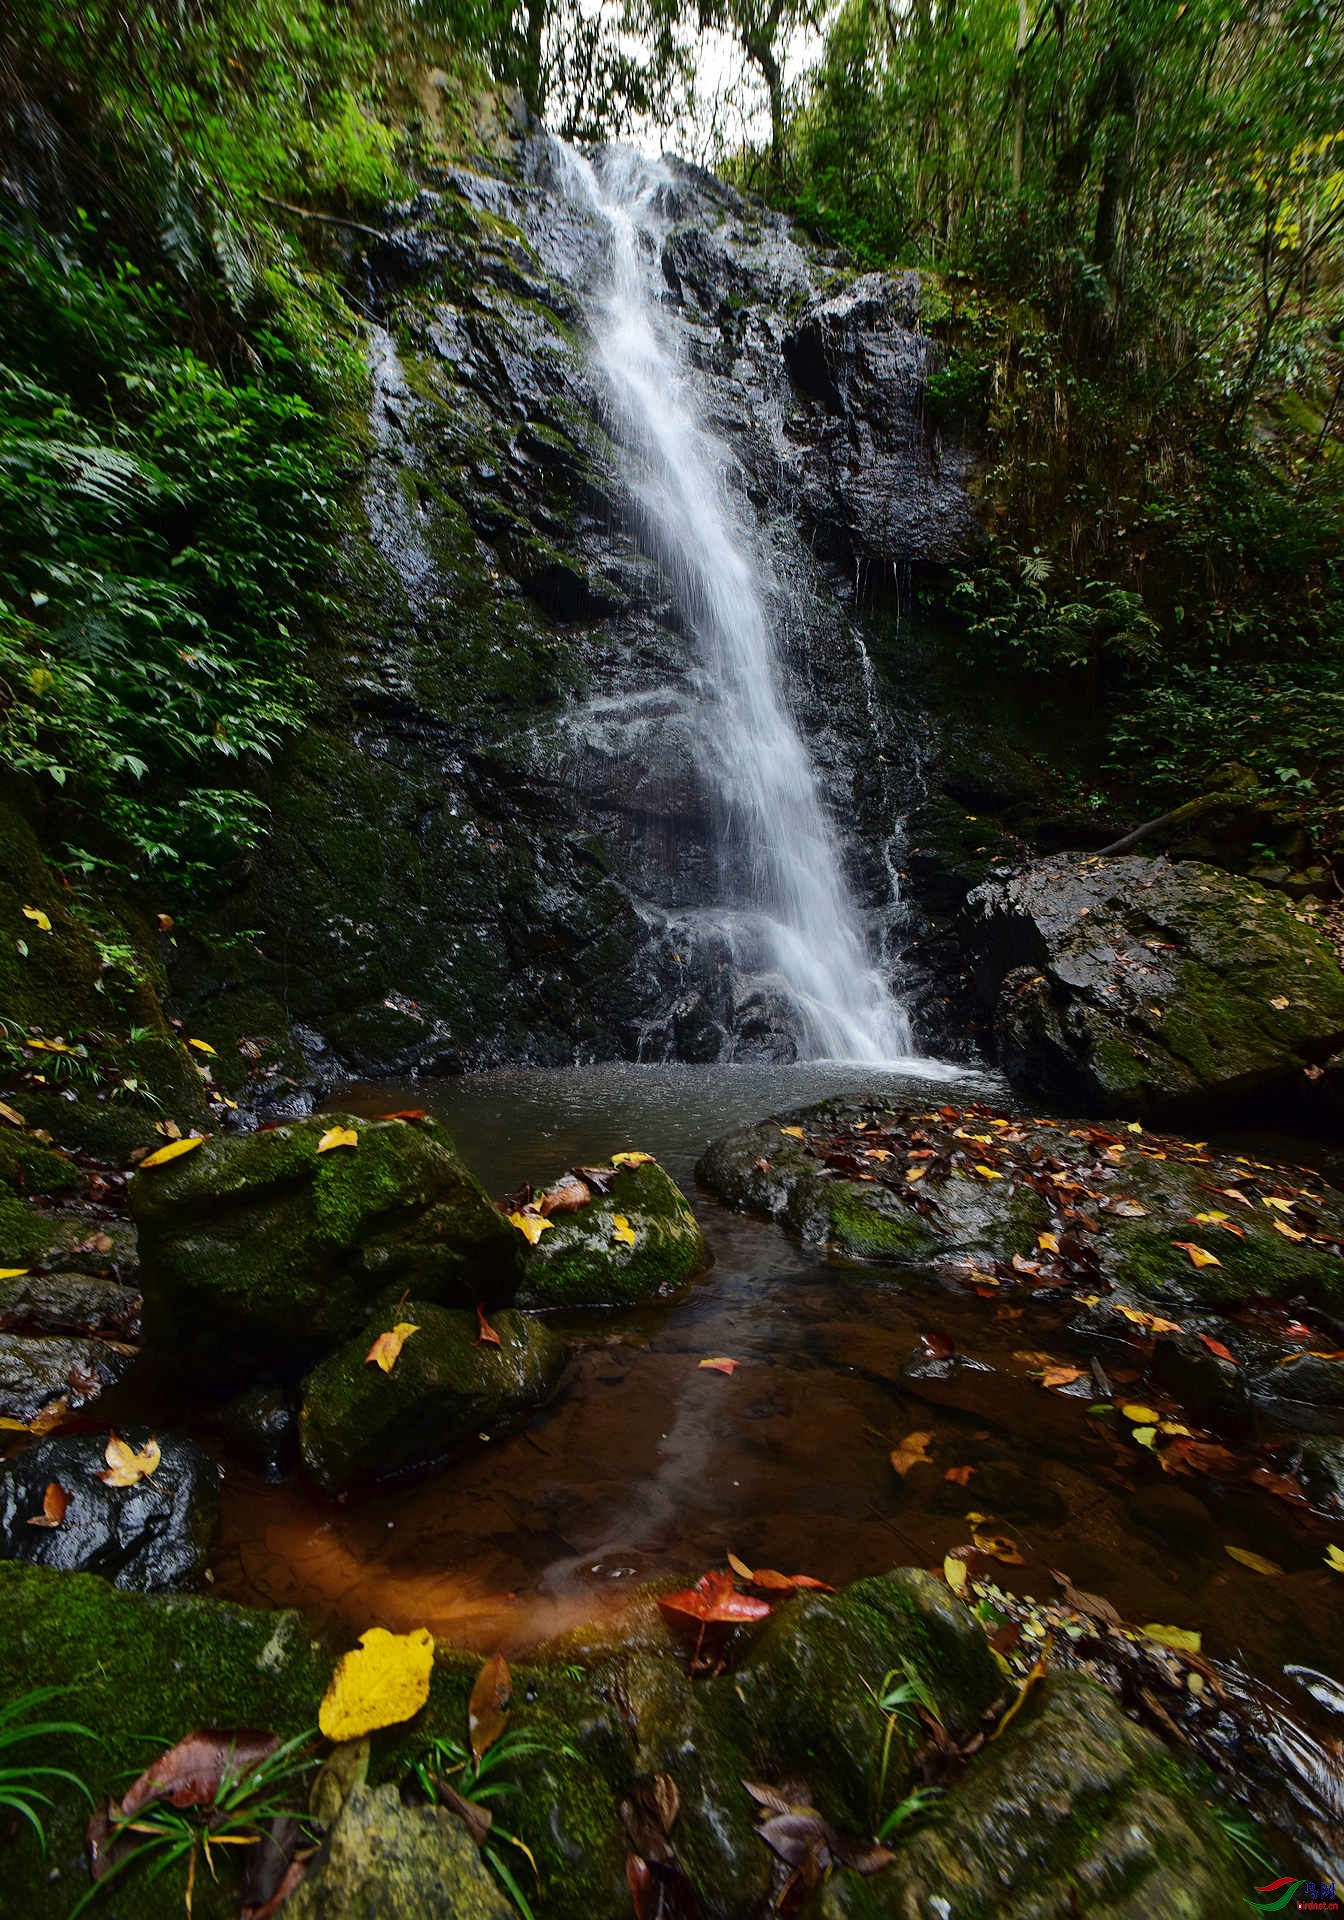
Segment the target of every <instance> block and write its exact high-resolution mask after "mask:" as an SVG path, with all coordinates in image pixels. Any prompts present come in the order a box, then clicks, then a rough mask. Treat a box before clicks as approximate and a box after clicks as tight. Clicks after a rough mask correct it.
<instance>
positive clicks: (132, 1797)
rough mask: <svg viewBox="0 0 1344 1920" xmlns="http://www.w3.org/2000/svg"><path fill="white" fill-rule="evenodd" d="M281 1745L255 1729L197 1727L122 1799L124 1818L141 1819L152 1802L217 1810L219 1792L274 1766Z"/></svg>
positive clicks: (161, 1757) (170, 1749) (148, 1771)
mask: <svg viewBox="0 0 1344 1920" xmlns="http://www.w3.org/2000/svg"><path fill="white" fill-rule="evenodd" d="M279 1745H280V1741H279V1739H278V1737H277V1736H276V1735H275V1734H273V1733H258V1732H257V1731H256V1730H255V1729H254V1728H252V1727H197V1728H196V1730H195V1732H194V1733H189V1734H187V1735H186V1737H185V1739H182V1740H179V1741H178V1742H177V1745H176V1746H173V1747H169V1748H168V1750H167V1752H166V1753H161V1754H160V1755H159V1757H158V1759H157V1760H155V1761H154V1762H153V1763H152V1764H151V1765H150V1766H148V1767H146V1769H145V1771H144V1772H143V1773H142V1774H141V1775H140V1778H139V1779H138V1780H137V1781H136V1782H135V1783H134V1785H133V1786H132V1787H130V1788H129V1789H128V1791H127V1792H126V1793H125V1794H123V1796H122V1801H121V1812H122V1815H123V1817H125V1816H129V1815H130V1814H133V1813H139V1811H140V1809H141V1808H142V1807H147V1806H148V1805H149V1804H150V1802H151V1801H152V1800H167V1801H170V1802H171V1804H172V1805H173V1806H175V1807H209V1806H213V1805H214V1802H215V1799H216V1796H217V1795H218V1793H219V1790H220V1788H221V1787H222V1786H223V1785H224V1784H225V1782H226V1781H229V1780H237V1779H239V1778H240V1777H241V1776H242V1775H243V1774H245V1773H247V1772H249V1771H250V1770H251V1769H252V1768H253V1767H257V1766H260V1764H261V1762H262V1761H263V1760H269V1759H270V1757H271V1755H272V1754H273V1753H274V1752H275V1751H276V1749H277V1747H278V1746H279Z"/></svg>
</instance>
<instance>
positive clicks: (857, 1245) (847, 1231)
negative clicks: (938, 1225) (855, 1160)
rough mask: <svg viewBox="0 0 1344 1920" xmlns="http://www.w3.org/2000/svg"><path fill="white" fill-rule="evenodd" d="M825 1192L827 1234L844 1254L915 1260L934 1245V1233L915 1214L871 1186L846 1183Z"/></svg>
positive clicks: (936, 1236) (935, 1237) (936, 1238)
mask: <svg viewBox="0 0 1344 1920" xmlns="http://www.w3.org/2000/svg"><path fill="white" fill-rule="evenodd" d="M829 1192H830V1195H831V1199H830V1210H829V1215H830V1217H829V1235H828V1237H829V1238H830V1239H831V1240H832V1241H833V1242H834V1244H835V1245H836V1246H837V1247H839V1248H840V1249H841V1250H842V1251H843V1252H845V1253H852V1254H855V1255H857V1256H858V1257H859V1258H860V1259H884V1260H902V1259H915V1258H918V1257H919V1256H921V1255H925V1254H927V1253H928V1252H929V1251H930V1249H931V1248H932V1247H935V1246H936V1245H937V1244H938V1235H937V1234H936V1233H935V1232H933V1231H932V1230H931V1229H930V1227H929V1226H928V1224H927V1223H926V1221H925V1220H924V1219H923V1218H922V1217H921V1216H920V1215H919V1214H917V1213H915V1212H914V1211H913V1210H912V1209H911V1208H908V1207H903V1206H901V1204H900V1202H899V1201H893V1200H890V1199H889V1198H888V1197H887V1196H886V1195H885V1194H883V1193H880V1192H879V1191H878V1190H877V1189H875V1188H872V1187H864V1186H853V1185H849V1184H848V1183H846V1184H845V1185H836V1186H834V1187H832V1188H830V1189H829Z"/></svg>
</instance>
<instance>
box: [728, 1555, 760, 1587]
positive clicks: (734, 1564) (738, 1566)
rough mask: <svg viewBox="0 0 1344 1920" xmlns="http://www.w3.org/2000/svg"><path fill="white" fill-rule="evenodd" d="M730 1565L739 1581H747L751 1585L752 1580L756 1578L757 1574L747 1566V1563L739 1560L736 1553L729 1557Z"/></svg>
mask: <svg viewBox="0 0 1344 1920" xmlns="http://www.w3.org/2000/svg"><path fill="white" fill-rule="evenodd" d="M728 1565H729V1566H730V1567H731V1568H732V1570H733V1572H734V1573H735V1574H736V1575H737V1577H738V1579H739V1580H745V1581H747V1582H748V1583H750V1582H751V1581H752V1580H754V1579H755V1578H756V1575H755V1573H754V1572H753V1570H752V1569H751V1568H750V1567H749V1566H748V1565H747V1563H746V1561H745V1560H739V1559H738V1557H737V1555H736V1554H735V1553H730V1554H729V1555H728Z"/></svg>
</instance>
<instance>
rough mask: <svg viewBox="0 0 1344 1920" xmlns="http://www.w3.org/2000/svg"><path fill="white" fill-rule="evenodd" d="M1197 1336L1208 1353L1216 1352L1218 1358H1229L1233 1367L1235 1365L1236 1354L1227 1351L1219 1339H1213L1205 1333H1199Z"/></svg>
mask: <svg viewBox="0 0 1344 1920" xmlns="http://www.w3.org/2000/svg"><path fill="white" fill-rule="evenodd" d="M1199 1337H1200V1339H1201V1340H1202V1341H1203V1342H1204V1345H1205V1346H1206V1347H1207V1348H1208V1350H1209V1352H1210V1353H1216V1354H1217V1356H1218V1358H1219V1359H1220V1360H1230V1361H1231V1362H1232V1365H1233V1366H1234V1367H1235V1366H1236V1364H1237V1356H1236V1355H1235V1354H1234V1353H1229V1352H1228V1350H1227V1348H1226V1347H1225V1346H1224V1345H1223V1343H1222V1341H1221V1340H1215V1339H1213V1338H1212V1336H1211V1335H1209V1334H1207V1333H1201V1334H1200V1336H1199Z"/></svg>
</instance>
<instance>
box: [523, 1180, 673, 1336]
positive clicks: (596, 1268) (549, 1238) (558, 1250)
mask: <svg viewBox="0 0 1344 1920" xmlns="http://www.w3.org/2000/svg"><path fill="white" fill-rule="evenodd" d="M519 1239H520V1240H521V1239H522V1236H521V1235H519ZM706 1258H707V1255H706V1252H705V1240H704V1235H703V1234H702V1233H701V1231H700V1224H699V1222H698V1221H697V1219H696V1217H695V1215H694V1214H693V1213H692V1212H691V1209H690V1207H689V1206H688V1205H687V1203H686V1199H685V1196H684V1195H683V1193H682V1192H681V1189H680V1188H679V1187H678V1186H677V1184H676V1182H675V1181H674V1180H673V1179H672V1178H671V1176H670V1175H669V1174H666V1173H664V1171H663V1169H662V1168H661V1167H660V1166H659V1165H658V1164H657V1163H656V1161H652V1160H649V1161H645V1162H644V1164H643V1165H641V1166H637V1167H620V1168H615V1169H613V1170H612V1177H611V1180H610V1183H609V1187H608V1191H607V1192H605V1193H601V1194H599V1193H597V1192H594V1193H593V1197H592V1199H591V1200H589V1201H588V1202H587V1203H586V1204H585V1205H584V1206H581V1207H579V1208H578V1209H576V1210H575V1211H574V1212H563V1213H554V1214H552V1215H551V1216H550V1223H549V1225H548V1226H547V1227H546V1229H545V1231H544V1232H543V1233H542V1234H541V1237H540V1238H539V1240H538V1241H537V1243H536V1245H535V1246H534V1247H531V1248H530V1249H529V1250H528V1254H527V1262H526V1267H525V1270H524V1273H523V1279H522V1284H521V1285H520V1287H519V1289H518V1294H517V1301H518V1304H519V1306H526V1307H623V1306H638V1305H640V1304H641V1303H642V1302H644V1301H647V1300H668V1299H671V1298H672V1297H673V1296H674V1295H675V1294H678V1293H680V1292H681V1291H682V1290H683V1288H685V1287H686V1286H687V1285H688V1284H689V1282H690V1281H691V1280H692V1279H693V1278H694V1277H695V1275H696V1274H697V1273H698V1272H699V1271H700V1270H701V1268H702V1267H703V1266H704V1265H705V1261H706Z"/></svg>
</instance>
